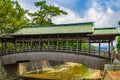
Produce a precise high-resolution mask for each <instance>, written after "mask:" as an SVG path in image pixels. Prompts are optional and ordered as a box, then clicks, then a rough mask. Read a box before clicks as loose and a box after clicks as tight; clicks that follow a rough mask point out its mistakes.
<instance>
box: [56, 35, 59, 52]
mask: <svg viewBox="0 0 120 80" xmlns="http://www.w3.org/2000/svg"><path fill="white" fill-rule="evenodd" d="M58 41H59V36H58V35H57V45H56V51H57V50H58V45H59V42H58Z"/></svg>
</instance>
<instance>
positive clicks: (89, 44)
mask: <svg viewBox="0 0 120 80" xmlns="http://www.w3.org/2000/svg"><path fill="white" fill-rule="evenodd" d="M88 42H89V43H88V46H89V53H90V51H91V43H90V39H89V41H88Z"/></svg>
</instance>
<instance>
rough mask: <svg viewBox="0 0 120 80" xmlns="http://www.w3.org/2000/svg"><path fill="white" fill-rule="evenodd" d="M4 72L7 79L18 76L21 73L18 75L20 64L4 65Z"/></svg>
mask: <svg viewBox="0 0 120 80" xmlns="http://www.w3.org/2000/svg"><path fill="white" fill-rule="evenodd" d="M3 67H4V70H5V73H4V74H5V75H6V76H7V77H12V76H17V75H18V74H19V73H18V70H19V66H18V63H16V64H10V65H4V66H3Z"/></svg>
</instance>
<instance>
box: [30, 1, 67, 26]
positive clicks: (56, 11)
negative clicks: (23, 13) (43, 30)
mask: <svg viewBox="0 0 120 80" xmlns="http://www.w3.org/2000/svg"><path fill="white" fill-rule="evenodd" d="M35 6H36V7H37V8H39V10H38V11H36V12H34V13H29V15H30V16H31V17H32V18H33V20H32V22H33V23H34V24H36V25H50V24H53V22H52V20H51V18H53V17H55V16H59V15H62V14H64V15H66V14H67V12H65V11H63V10H61V9H60V8H59V7H55V6H53V5H47V4H46V1H39V2H35Z"/></svg>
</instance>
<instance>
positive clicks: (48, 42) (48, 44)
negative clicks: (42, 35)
mask: <svg viewBox="0 0 120 80" xmlns="http://www.w3.org/2000/svg"><path fill="white" fill-rule="evenodd" d="M49 46H50V41H49V36H48V40H47V49H48V50H49Z"/></svg>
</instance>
